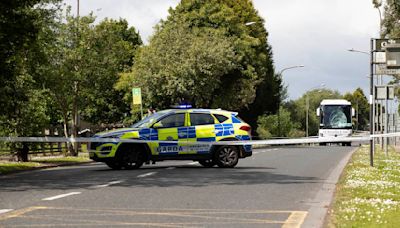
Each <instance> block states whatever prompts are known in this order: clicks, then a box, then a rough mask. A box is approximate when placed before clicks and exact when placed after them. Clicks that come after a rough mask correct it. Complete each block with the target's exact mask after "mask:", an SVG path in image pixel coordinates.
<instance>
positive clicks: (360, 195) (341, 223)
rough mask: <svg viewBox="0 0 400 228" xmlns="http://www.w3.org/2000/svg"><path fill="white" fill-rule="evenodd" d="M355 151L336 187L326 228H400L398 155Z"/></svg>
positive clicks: (399, 165) (399, 169)
mask: <svg viewBox="0 0 400 228" xmlns="http://www.w3.org/2000/svg"><path fill="white" fill-rule="evenodd" d="M369 162H370V160H369V147H367V146H365V147H361V148H360V149H359V150H357V151H356V152H355V153H354V154H353V157H352V159H351V161H350V162H349V164H348V165H347V166H346V168H345V170H344V172H343V175H342V176H341V178H340V180H339V183H338V185H337V188H336V195H335V200H334V203H333V206H332V209H331V211H330V217H329V220H328V227H400V213H399V211H400V154H399V153H396V152H395V151H394V150H393V149H391V150H390V151H389V156H386V155H385V153H383V152H382V151H381V150H379V149H378V150H377V151H376V153H375V158H374V167H370V165H369Z"/></svg>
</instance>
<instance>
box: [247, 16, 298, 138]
mask: <svg viewBox="0 0 400 228" xmlns="http://www.w3.org/2000/svg"><path fill="white" fill-rule="evenodd" d="M249 23H252V22H249ZM249 23H246V25H247V24H249ZM254 23H255V22H254ZM301 67H304V65H295V66H290V67H285V68H283V69H282V70H281V71H279V73H278V75H279V77H280V78H281V80H282V76H283V72H284V71H285V70H290V69H294V68H301ZM278 136H279V137H280V136H281V99H279V103H278Z"/></svg>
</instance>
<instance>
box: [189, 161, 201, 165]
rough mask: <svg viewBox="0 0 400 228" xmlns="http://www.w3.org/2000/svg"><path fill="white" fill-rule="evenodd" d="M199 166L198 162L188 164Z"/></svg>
mask: <svg viewBox="0 0 400 228" xmlns="http://www.w3.org/2000/svg"><path fill="white" fill-rule="evenodd" d="M197 164H199V163H198V162H190V163H188V165H197Z"/></svg>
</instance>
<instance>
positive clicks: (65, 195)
mask: <svg viewBox="0 0 400 228" xmlns="http://www.w3.org/2000/svg"><path fill="white" fill-rule="evenodd" d="M78 194H81V192H70V193H66V194H61V195H56V196H52V197H47V198H44V199H42V200H46V201H49V200H55V199H60V198H64V197H67V196H72V195H78Z"/></svg>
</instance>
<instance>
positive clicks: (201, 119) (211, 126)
mask: <svg viewBox="0 0 400 228" xmlns="http://www.w3.org/2000/svg"><path fill="white" fill-rule="evenodd" d="M193 130H194V131H195V133H196V134H195V135H192V134H190V132H192V131H193ZM188 141H197V142H215V119H214V117H213V116H212V115H211V114H210V113H196V112H193V113H190V127H189V134H188ZM210 148H211V145H210V144H198V145H196V146H195V147H194V148H192V149H193V151H195V152H196V154H198V155H202V154H208V153H209V151H210Z"/></svg>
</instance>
